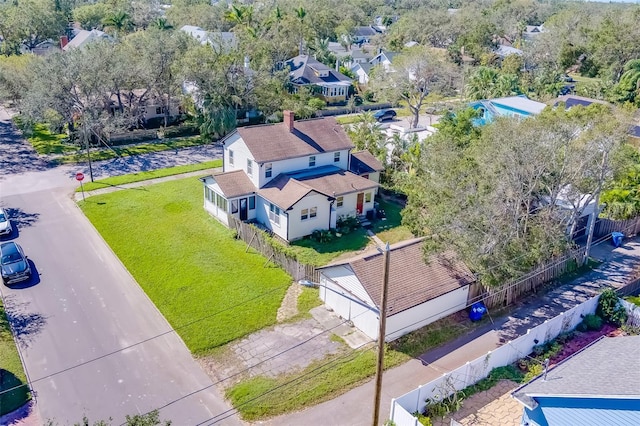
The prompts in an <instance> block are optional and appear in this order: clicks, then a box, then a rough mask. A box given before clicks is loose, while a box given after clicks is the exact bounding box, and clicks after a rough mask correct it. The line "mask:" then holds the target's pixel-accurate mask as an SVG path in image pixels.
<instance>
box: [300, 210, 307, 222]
mask: <svg viewBox="0 0 640 426" xmlns="http://www.w3.org/2000/svg"><path fill="white" fill-rule="evenodd" d="M307 219H309V209H302V210H301V211H300V220H307Z"/></svg>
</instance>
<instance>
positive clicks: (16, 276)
mask: <svg viewBox="0 0 640 426" xmlns="http://www.w3.org/2000/svg"><path fill="white" fill-rule="evenodd" d="M0 268H1V269H2V281H3V282H4V283H5V284H6V285H9V284H13V283H17V282H20V281H24V280H28V279H29V278H31V267H30V266H29V261H28V260H27V256H25V255H24V252H23V251H22V247H20V245H18V244H16V243H14V242H13V241H9V242H8V243H2V244H0Z"/></svg>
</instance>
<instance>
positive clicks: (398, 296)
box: [320, 239, 475, 341]
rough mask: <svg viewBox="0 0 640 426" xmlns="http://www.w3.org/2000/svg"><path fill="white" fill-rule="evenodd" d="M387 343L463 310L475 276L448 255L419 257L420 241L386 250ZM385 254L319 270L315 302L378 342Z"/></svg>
mask: <svg viewBox="0 0 640 426" xmlns="http://www.w3.org/2000/svg"><path fill="white" fill-rule="evenodd" d="M389 256H390V259H389V271H388V273H389V281H388V292H387V301H388V304H387V308H388V309H387V323H386V333H385V334H386V336H385V340H386V341H391V340H394V339H397V338H398V337H400V336H402V335H404V334H407V333H409V332H411V331H413V330H417V329H418V328H421V327H424V326H425V325H427V324H430V323H432V322H434V321H436V320H438V319H440V318H442V317H445V316H447V315H450V314H452V313H455V312H458V311H460V310H461V309H464V308H465V307H466V306H467V298H468V295H469V285H470V284H471V283H473V282H474V281H475V277H474V276H473V274H472V273H471V271H470V270H469V268H467V266H466V265H465V264H464V263H462V262H461V261H459V260H458V259H456V258H455V257H454V255H453V254H451V253H447V254H443V255H436V256H431V257H430V258H429V259H428V261H427V262H425V259H424V252H423V250H422V240H421V239H416V240H410V241H404V242H402V243H398V244H395V245H393V246H391V248H390V253H389ZM383 266H384V255H383V254H382V253H381V252H380V251H377V250H374V251H372V252H368V253H365V254H363V255H360V256H358V257H355V258H352V259H349V260H345V261H341V262H338V263H335V264H331V265H327V266H325V267H322V268H320V298H321V299H322V301H323V302H324V303H325V305H326V306H327V307H328V308H331V309H333V311H334V312H335V313H336V314H338V315H340V316H341V317H342V318H344V319H345V320H348V321H351V322H352V323H353V325H354V326H356V327H357V328H358V329H360V330H361V331H362V332H364V333H365V334H366V335H367V336H369V337H371V338H372V339H377V338H378V331H379V317H380V304H381V294H382V284H383Z"/></svg>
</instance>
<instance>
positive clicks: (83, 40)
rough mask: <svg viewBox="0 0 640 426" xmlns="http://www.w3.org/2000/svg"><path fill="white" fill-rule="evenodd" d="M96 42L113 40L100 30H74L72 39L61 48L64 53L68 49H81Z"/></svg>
mask: <svg viewBox="0 0 640 426" xmlns="http://www.w3.org/2000/svg"><path fill="white" fill-rule="evenodd" d="M96 40H113V39H112V38H111V36H110V35H108V34H107V33H105V32H103V31H100V30H91V31H87V30H74V37H73V38H72V39H71V41H69V43H67V44H65V45H64V46H62V50H64V51H65V52H67V51H69V50H70V49H76V48H81V47H82V46H86V45H87V44H88V43H91V42H93V41H96Z"/></svg>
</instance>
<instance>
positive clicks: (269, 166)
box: [264, 163, 273, 178]
mask: <svg viewBox="0 0 640 426" xmlns="http://www.w3.org/2000/svg"><path fill="white" fill-rule="evenodd" d="M272 175H273V163H265V165H264V177H266V178H270V177H271V176H272Z"/></svg>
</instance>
